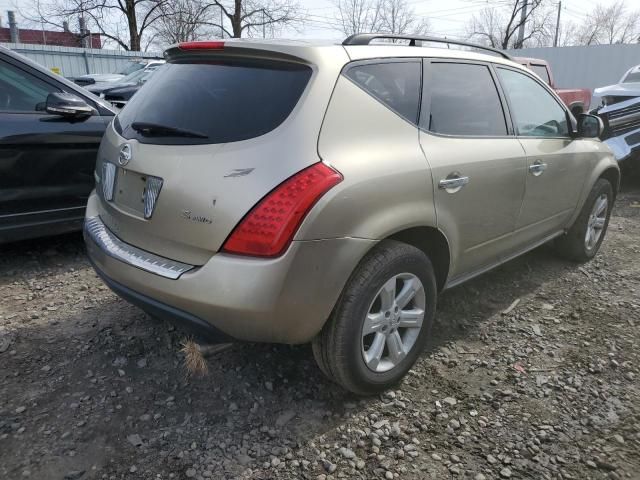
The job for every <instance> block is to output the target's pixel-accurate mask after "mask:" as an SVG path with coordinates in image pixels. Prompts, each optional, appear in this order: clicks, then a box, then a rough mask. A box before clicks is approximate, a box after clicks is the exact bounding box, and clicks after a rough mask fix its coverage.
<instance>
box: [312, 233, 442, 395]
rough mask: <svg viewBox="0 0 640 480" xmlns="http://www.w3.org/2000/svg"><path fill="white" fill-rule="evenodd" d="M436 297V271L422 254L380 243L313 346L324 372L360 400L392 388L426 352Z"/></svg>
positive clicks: (387, 243) (362, 266)
mask: <svg viewBox="0 0 640 480" xmlns="http://www.w3.org/2000/svg"><path fill="white" fill-rule="evenodd" d="M436 295H437V290H436V280H435V274H434V271H433V267H432V265H431V262H430V261H429V258H428V257H427V256H426V255H425V254H424V253H423V252H422V251H421V250H418V249H417V248H414V247H412V246H410V245H407V244H404V243H400V242H395V241H384V242H381V243H380V245H378V246H377V247H375V248H374V249H373V251H372V252H370V253H369V254H368V255H367V256H366V257H365V259H364V260H363V261H362V262H361V263H360V265H359V266H358V267H357V269H356V271H355V272H354V274H353V275H352V277H351V279H350V280H349V282H348V283H347V285H346V287H345V289H344V291H343V293H342V295H341V297H340V299H339V300H338V303H337V305H336V307H335V308H334V311H333V313H332V315H331V318H330V319H329V321H328V322H327V324H326V325H325V326H324V328H323V329H322V331H321V332H320V333H319V334H318V335H317V336H316V338H314V340H313V353H314V356H315V358H316V361H317V362H318V365H319V366H320V369H321V370H322V371H323V372H324V373H325V375H327V377H329V378H330V379H331V380H333V381H335V382H337V383H338V384H340V385H342V386H343V387H344V388H345V389H347V390H350V391H351V392H354V393H357V394H360V395H368V394H373V393H376V392H379V391H382V390H384V389H386V388H389V387H391V386H392V385H394V384H395V383H397V382H398V381H400V379H401V378H402V377H403V376H404V375H405V374H406V373H407V371H408V370H409V369H410V368H411V366H412V365H413V364H414V363H415V361H416V360H417V358H418V356H419V355H420V353H421V352H422V350H423V348H424V345H425V342H426V340H427V337H428V335H429V331H430V329H431V325H432V323H433V317H434V314H435V306H436Z"/></svg>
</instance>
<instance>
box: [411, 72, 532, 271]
mask: <svg viewBox="0 0 640 480" xmlns="http://www.w3.org/2000/svg"><path fill="white" fill-rule="evenodd" d="M503 103H504V100H503V98H502V94H501V92H500V89H499V88H498V85H497V81H496V79H495V78H494V73H493V72H492V70H491V68H490V66H489V65H488V64H484V63H471V62H462V61H443V60H431V61H426V60H425V64H424V93H423V106H422V112H421V118H420V128H421V132H420V142H421V145H422V149H423V151H424V154H425V156H426V158H427V160H428V162H429V164H430V166H431V170H432V174H433V188H434V191H435V204H436V214H437V218H438V226H439V228H440V229H441V230H442V231H443V232H444V233H445V235H446V236H447V238H448V239H449V242H450V248H451V250H452V252H451V253H452V255H451V256H452V261H453V263H452V266H451V272H450V278H452V279H453V281H454V282H455V279H456V277H458V278H460V277H462V276H464V275H465V274H469V273H471V272H473V271H476V270H478V269H481V268H483V267H485V266H487V267H488V266H491V265H492V264H494V263H496V262H497V261H499V259H500V256H501V254H502V252H504V251H505V250H508V249H509V248H510V246H511V241H512V240H511V234H512V232H513V231H514V229H515V225H516V220H517V218H518V213H519V211H520V205H521V203H522V196H523V194H524V179H525V156H524V150H523V148H522V145H521V144H520V143H519V142H518V140H517V139H516V138H515V136H514V135H513V131H512V127H511V122H510V120H509V118H508V116H507V114H506V109H505V108H504V104H503Z"/></svg>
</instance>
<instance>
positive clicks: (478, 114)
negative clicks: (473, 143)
mask: <svg viewBox="0 0 640 480" xmlns="http://www.w3.org/2000/svg"><path fill="white" fill-rule="evenodd" d="M425 68H429V69H430V70H431V72H430V76H429V77H427V76H426V75H425V82H427V80H426V79H427V78H429V80H428V82H429V84H428V85H426V84H425V89H428V90H430V92H431V108H430V112H428V115H427V114H425V115H424V116H423V119H422V123H423V125H421V126H422V128H425V129H426V130H429V131H430V132H433V133H440V134H444V135H463V136H501V135H507V124H506V121H505V117H504V111H503V109H502V103H501V102H500V96H499V95H498V90H497V88H496V84H495V82H494V81H493V77H492V76H491V72H490V71H489V67H487V66H486V65H473V64H466V63H432V64H431V65H427V66H425Z"/></svg>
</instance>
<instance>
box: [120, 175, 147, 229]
mask: <svg viewBox="0 0 640 480" xmlns="http://www.w3.org/2000/svg"><path fill="white" fill-rule="evenodd" d="M116 178H117V180H116V187H115V194H114V196H113V200H114V203H115V204H116V205H117V206H118V207H120V208H122V209H123V210H125V211H127V212H129V213H131V214H133V215H136V216H139V217H144V198H145V193H146V186H147V175H144V174H141V173H138V172H134V171H131V170H125V169H124V168H120V167H118V176H117V177H116Z"/></svg>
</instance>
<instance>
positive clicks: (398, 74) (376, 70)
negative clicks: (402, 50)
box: [346, 62, 421, 124]
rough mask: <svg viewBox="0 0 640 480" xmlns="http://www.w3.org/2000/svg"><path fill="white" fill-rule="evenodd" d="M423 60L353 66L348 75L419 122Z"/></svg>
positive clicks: (395, 109) (397, 110)
mask: <svg viewBox="0 0 640 480" xmlns="http://www.w3.org/2000/svg"><path fill="white" fill-rule="evenodd" d="M420 65H421V63H420V62H389V63H376V64H364V65H354V66H352V67H351V68H349V70H347V73H346V76H347V78H349V79H351V80H352V81H353V82H354V83H355V84H356V85H358V86H359V87H360V88H362V89H363V90H364V91H365V92H367V93H369V94H370V95H372V96H373V97H375V98H376V99H378V100H379V101H380V102H382V103H384V104H385V105H386V106H387V107H389V108H390V109H391V110H393V111H394V112H396V113H397V114H398V115H400V116H401V117H403V118H405V119H406V120H408V121H410V122H411V123H414V124H415V123H417V122H418V108H419V104H420Z"/></svg>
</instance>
